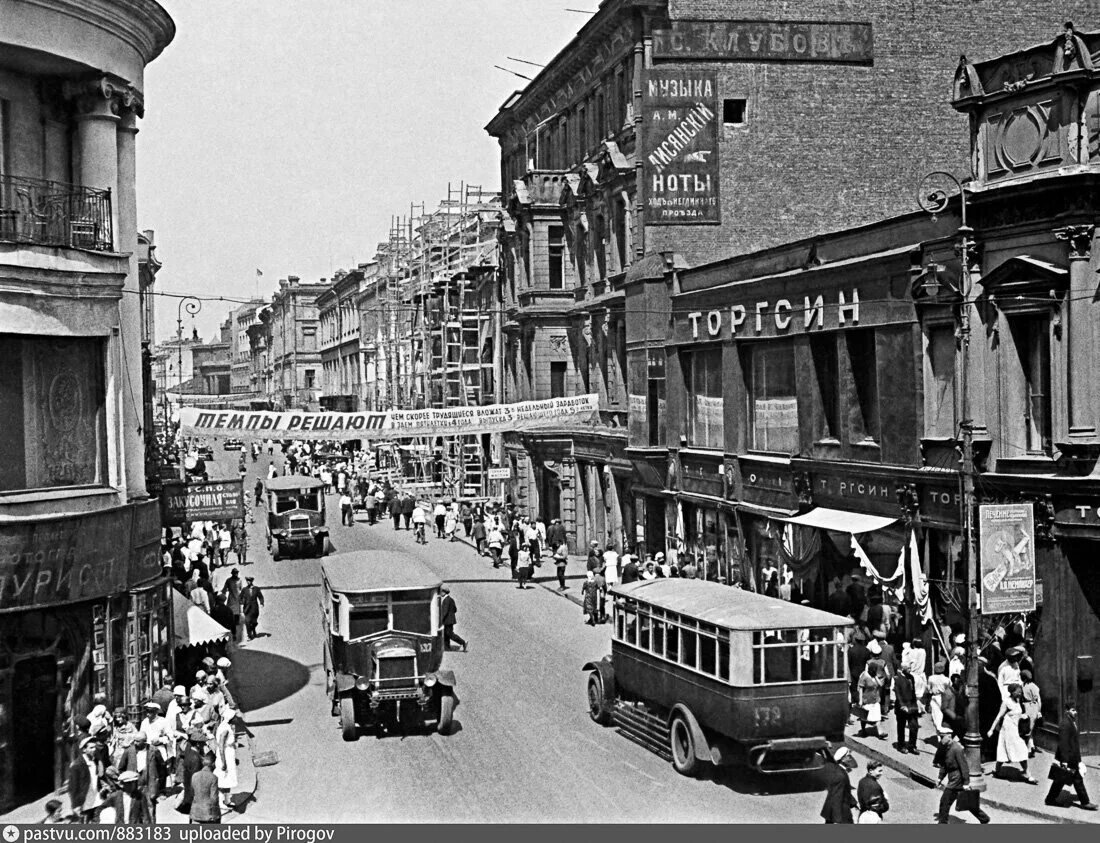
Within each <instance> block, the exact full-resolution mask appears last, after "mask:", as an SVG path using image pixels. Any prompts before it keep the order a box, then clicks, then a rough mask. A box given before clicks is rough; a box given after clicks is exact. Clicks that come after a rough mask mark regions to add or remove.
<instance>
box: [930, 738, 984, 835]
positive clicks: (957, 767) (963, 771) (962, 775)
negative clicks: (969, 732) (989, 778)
mask: <svg viewBox="0 0 1100 843" xmlns="http://www.w3.org/2000/svg"><path fill="white" fill-rule="evenodd" d="M940 745H941V746H942V747H943V769H942V770H941V771H940V781H939V783H938V784H937V787H942V788H943V795H941V796H940V808H939V811H937V812H936V822H938V823H946V822H947V821H948V820H947V817H948V814H950V812H951V806H952V805H954V804H955V802H956V801H957V800H958V798H959V794H960V793H962V792H963V791H964V790H968V789H969V787H970V767H969V766H967V763H966V754H965V753H964V752H963V748H962V744H961V743H959V742H958V741H957V740H955V736H954V735H952V734H951V732H949V731H948V730H947V729H946V728H945V729H941V730H940ZM974 796H975V797H976V799H975V801H974V802H973V803H972V807H969V808H967V810H969V811H970V813H972V814H973V815H974V816H975V817H977V818H978V822H980V823H982V824H983V825H984V824H985V823H987V822H989V814H987V813H986V812H985V811H983V810H982V808H981V803H980V801H979V800H980V798H981V797H980V796H979V795H978V794H977V793H976V792H974Z"/></svg>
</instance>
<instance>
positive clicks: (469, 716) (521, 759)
mask: <svg viewBox="0 0 1100 843" xmlns="http://www.w3.org/2000/svg"><path fill="white" fill-rule="evenodd" d="M218 457H219V459H218V464H219V467H220V472H219V473H221V474H222V476H233V475H235V473H236V459H237V452H229V453H228V454H226V453H224V452H221V450H220V446H219V448H218ZM268 461H269V459H268V457H267V456H266V454H265V455H264V456H262V457H261V459H260V460H259V461H258V462H257V463H255V464H253V463H251V461H250V462H249V470H250V474H249V476H248V478H247V480H246V485H247V488H248V489H251V485H252V484H253V483H254V482H255V474H254V473H253V472H261V473H263V472H266V468H267V463H268ZM276 461H277V462H278V463H279V464H280V465H281V460H280V459H278V458H276ZM211 476H214V474H213V473H212V474H211ZM328 511H329V519H328V522H329V529H330V531H331V535H332V543H333V545H334V546H335V548H336V551H337V552H346V551H352V550H368V551H369V550H371V549H373V548H384V549H388V550H393V549H397V550H400V551H402V552H405V553H408V554H410V555H411V556H415V557H417V558H419V559H420V560H421V561H422V562H424V563H425V564H426V565H427V566H428V567H429V568H431V569H432V570H434V571H435V572H437V573H438V574H439V576H440V577H441V578H442V579H443V580H445V581H446V582H447V583H449V584H450V586H451V588H452V594H453V596H454V597H455V600H456V602H457V605H458V626H457V631H458V632H459V634H461V635H462V636H463V637H465V638H467V639H468V640H469V641H470V649H469V652H466V653H463V652H449V653H447V654H446V655H445V657H444V667H449V668H451V669H453V670H454V672H455V674H456V677H457V693H458V697H459V700H460V704H459V705H458V707H457V709H456V711H455V721H456V729H455V731H454V732H453V733H452V734H450V735H447V736H440V735H438V734H410V735H407V736H400V735H394V736H387V737H382V738H377V737H374V736H373V735H371V736H363V737H361V738H360V739H359V740H358V741H357V742H355V743H345V742H344V741H343V740H342V739H341V736H340V730H339V727H338V724H337V719H336V718H335V717H332V716H331V715H330V713H329V702H328V699H327V697H326V694H325V687H324V672H323V669H322V666H321V659H322V657H321V652H322V649H321V648H322V638H321V615H320V607H319V599H320V589H319V579H320V574H319V567H320V562H319V561H318V560H315V559H301V560H282V561H280V562H277V563H276V562H273V561H272V560H271V557H270V555H268V554H267V553H266V551H265V549H264V541H263V522H264V519H265V518H266V512H265V511H264V510H261V509H258V510H257V511H256V518H257V520H256V523H255V524H254V525H253V526H252V527H251V533H250V537H251V544H250V559H251V560H252V563H251V564H249V565H248V566H247V568H246V570H245V571H243V572H242V574H249V575H252V576H255V577H256V584H257V585H259V586H260V587H261V588H262V589H263V591H264V595H265V598H266V607H265V610H264V612H263V613H262V615H261V617H260V624H259V628H260V632H261V635H262V637H259V638H257V639H256V640H255V641H251V642H248V643H246V644H244V645H242V646H241V647H240V648H239V649H237V650H236V652H235V653H234V654H233V661H234V672H235V673H236V674H237V685H238V696H239V697H240V701H241V704H242V707H243V709H244V711H245V712H246V714H245V719H246V722H247V723H248V725H249V728H250V729H251V731H252V733H253V735H254V745H255V749H256V750H257V751H258V752H263V751H265V750H275V751H276V752H277V753H278V756H279V763H278V764H276V765H273V766H269V767H263V768H260V769H258V770H257V776H258V782H259V783H258V790H257V793H256V799H255V801H254V802H252V803H250V804H249V805H248V806H247V807H246V815H245V819H246V820H248V821H253V822H325V823H331V822H485V823H504V822H593V823H596V822H600V823H608V822H613V823H636V822H637V823H650V822H745V823H774V822H799V823H801V822H815V823H816V822H821V820H820V818H819V816H818V812H819V810H820V808H821V804H822V800H823V793H822V792H821V785H820V781H819V779H818V778H817V776H816V775H814V774H802V775H797V776H788V777H783V778H777V777H761V776H756V775H752V774H748V773H744V772H736V771H729V770H722V771H715V772H712V773H709V774H707V775H705V776H704V777H703V778H701V779H687V778H684V777H682V776H680V775H678V774H677V773H676V772H675V771H674V770H673V769H672V767H671V765H670V764H668V763H667V762H665V761H663V760H662V759H660V758H658V757H657V756H655V755H653V754H651V753H650V752H649V751H647V750H645V749H643V748H642V747H640V746H637V745H635V744H633V743H631V742H630V741H628V740H627V739H626V738H624V737H622V736H621V735H620V734H618V733H617V732H616V730H615V729H613V728H604V727H601V726H598V725H596V724H595V723H593V722H592V721H591V720H590V719H589V717H588V713H587V710H586V705H585V694H584V689H585V684H584V683H585V679H586V676H585V674H584V673H583V672H582V671H581V666H582V665H583V664H584V663H585V662H586V661H588V660H590V659H598V658H600V657H602V656H603V655H604V654H605V653H607V652H609V646H610V645H609V627H606V626H605V627H600V628H593V627H589V626H586V625H585V624H584V623H583V619H582V616H581V611H580V609H579V608H578V607H577V606H576V605H575V604H574V603H572V602H570V601H569V600H566V599H563V598H562V597H560V596H559V595H557V594H555V593H554V592H552V591H550V590H547V589H544V588H533V589H529V590H526V591H520V590H519V589H517V588H516V587H515V585H514V583H513V582H512V581H511V580H510V579H509V574H508V571H507V569H506V568H502V569H501V570H499V571H497V570H494V569H493V568H492V565H491V564H490V563H489V562H488V560H482V559H478V558H477V556H476V554H475V553H474V552H473V551H472V550H471V549H470V548H468V547H467V546H465V545H463V544H461V543H458V542H456V543H449V542H445V541H441V540H431V541H430V542H429V544H428V545H427V546H426V547H418V546H417V545H415V544H414V543H413V540H412V534H411V533H409V532H407V531H404V530H402V531H400V532H395V531H394V530H393V526H392V524H391V523H389V522H386V523H384V524H379V525H376V526H368V525H367V524H366V522H365V517H364V516H363V515H359V516H358V523H357V524H356V525H355V526H354V527H341V526H340V524H339V515H338V509H337V507H336V498H335V496H332V497H330V498H329V501H328ZM544 570H545V568H544ZM216 573H217V576H218V580H219V582H220V580H221V579H222V578H223V577H224V575H225V571H224V570H219V571H217V572H216ZM580 574H581V572H580V571H574V572H571V579H572V588H574V589H578V588H579V582H578V580H579V578H580V576H579V575H580ZM547 578H549V574H547ZM859 760H860V770H859V771H857V772H856V773H854V774H853V781H855V780H857V778H858V777H859V776H861V775H862V770H863V768H864V767H865V760H864V759H862V758H861V759H859ZM882 783H883V785H884V787H885V789H886V791H887V794H888V795H889V797H890V800H891V804H892V810H891V811H890V813H889V814H888V819H889V821H890V822H893V823H899V822H914V823H915V822H919V823H927V822H930V821H931V820H932V814H933V811H934V809H935V806H936V804H937V803H938V793H936V792H933V791H930V790H928V789H927V788H925V787H923V786H921V785H919V784H916V783H914V782H911V781H909V780H908V779H905V778H903V777H901V776H900V775H898V774H895V773H892V772H891V771H887V775H886V776H884V779H883V782H882ZM990 813H991V814H992V815H993V820H994V822H1020V821H1022V820H1024V819H1025V818H1023V817H1020V816H1018V815H1014V814H1007V813H1003V812H992V811H991V812H990ZM959 821H961V819H960V820H959ZM967 821H970V822H973V819H972V818H969V817H968V820H967Z"/></svg>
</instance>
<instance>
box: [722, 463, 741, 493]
mask: <svg viewBox="0 0 1100 843" xmlns="http://www.w3.org/2000/svg"><path fill="white" fill-rule="evenodd" d="M722 491H723V493H724V494H725V496H726V500H734V499H735V498H736V497H737V464H736V463H735V462H734V461H733V460H732V459H725V460H723V462H722Z"/></svg>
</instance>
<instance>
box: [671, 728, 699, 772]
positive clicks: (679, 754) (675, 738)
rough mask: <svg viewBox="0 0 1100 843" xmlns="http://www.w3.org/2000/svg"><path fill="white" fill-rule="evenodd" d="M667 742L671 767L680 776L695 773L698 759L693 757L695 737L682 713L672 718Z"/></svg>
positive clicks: (697, 767) (697, 768)
mask: <svg viewBox="0 0 1100 843" xmlns="http://www.w3.org/2000/svg"><path fill="white" fill-rule="evenodd" d="M668 743H669V749H670V750H671V751H672V768H673V769H674V770H675V771H676V772H677V773H679V774H680V775H681V776H694V775H696V774H697V773H698V772H699V759H698V758H696V757H695V737H694V736H693V735H692V733H691V726H690V725H688V722H687V719H686V718H685V717H684V716H683V715H682V714H677V715H676V716H675V717H673V718H672V723H671V724H670V726H669V729H668Z"/></svg>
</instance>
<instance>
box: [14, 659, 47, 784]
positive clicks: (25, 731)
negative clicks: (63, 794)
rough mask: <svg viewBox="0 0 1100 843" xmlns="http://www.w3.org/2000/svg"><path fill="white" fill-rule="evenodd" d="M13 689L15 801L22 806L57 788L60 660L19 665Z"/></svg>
mask: <svg viewBox="0 0 1100 843" xmlns="http://www.w3.org/2000/svg"><path fill="white" fill-rule="evenodd" d="M11 690H12V706H11V714H12V717H11V722H12V726H13V728H12V736H11V746H12V760H13V761H14V764H13V767H12V769H14V770H15V773H16V775H15V781H14V785H15V801H16V804H19V805H22V804H24V803H26V802H31V801H33V800H35V799H39V798H40V797H42V796H45V795H46V794H47V793H50V792H51V791H53V789H54V750H55V737H56V736H55V735H54V731H55V724H56V712H57V696H58V687H57V660H56V659H55V658H54V657H53V656H39V657H36V658H29V659H22V660H21V661H18V662H16V663H15V670H14V675H13V677H12V689H11Z"/></svg>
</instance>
